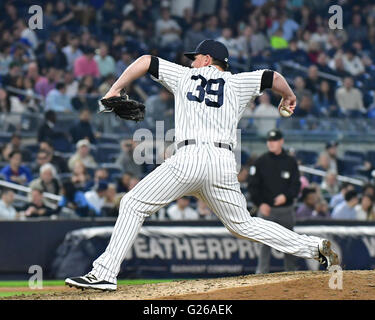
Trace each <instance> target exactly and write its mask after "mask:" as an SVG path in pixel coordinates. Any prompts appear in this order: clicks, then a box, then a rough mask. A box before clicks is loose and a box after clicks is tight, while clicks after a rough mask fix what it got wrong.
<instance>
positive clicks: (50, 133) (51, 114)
mask: <svg viewBox="0 0 375 320" xmlns="http://www.w3.org/2000/svg"><path fill="white" fill-rule="evenodd" d="M55 126H56V112H55V111H53V110H48V111H46V112H45V114H44V122H43V124H42V125H41V126H40V127H39V128H38V142H41V141H43V140H45V139H51V140H54V139H55V138H57V137H58V136H59V135H60V133H59V132H58V131H56V129H55Z"/></svg>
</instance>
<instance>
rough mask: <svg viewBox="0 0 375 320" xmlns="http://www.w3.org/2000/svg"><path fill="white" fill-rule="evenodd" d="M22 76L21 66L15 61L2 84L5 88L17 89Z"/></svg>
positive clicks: (3, 78)
mask: <svg viewBox="0 0 375 320" xmlns="http://www.w3.org/2000/svg"><path fill="white" fill-rule="evenodd" d="M21 75H22V69H21V67H20V65H19V64H18V63H16V62H14V61H12V62H11V63H10V64H9V71H8V74H6V75H5V76H4V77H2V79H1V82H2V84H3V87H4V88H6V87H7V86H10V87H16V86H17V85H16V81H17V78H18V77H19V76H21Z"/></svg>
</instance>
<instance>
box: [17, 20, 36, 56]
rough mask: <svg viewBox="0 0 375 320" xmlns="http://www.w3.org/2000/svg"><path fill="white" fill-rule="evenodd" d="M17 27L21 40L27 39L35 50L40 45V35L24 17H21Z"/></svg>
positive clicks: (28, 43)
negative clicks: (30, 26) (29, 26)
mask: <svg viewBox="0 0 375 320" xmlns="http://www.w3.org/2000/svg"><path fill="white" fill-rule="evenodd" d="M16 28H17V29H18V30H19V33H20V40H21V41H25V42H26V44H27V45H28V46H30V47H31V48H32V49H33V50H35V49H36V48H37V47H38V37H37V34H36V33H35V31H34V30H32V29H30V28H28V27H27V25H26V22H25V20H24V19H19V20H18V21H17V23H16Z"/></svg>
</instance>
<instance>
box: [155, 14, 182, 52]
mask: <svg viewBox="0 0 375 320" xmlns="http://www.w3.org/2000/svg"><path fill="white" fill-rule="evenodd" d="M160 16H161V18H159V19H158V20H157V21H156V23H155V35H156V36H157V38H158V43H159V45H160V46H161V47H163V48H165V47H167V46H169V45H173V46H176V45H178V44H180V43H181V38H180V36H181V28H180V26H179V25H178V23H177V22H176V21H175V20H173V19H172V18H171V14H170V10H169V8H168V7H162V8H161V15H160Z"/></svg>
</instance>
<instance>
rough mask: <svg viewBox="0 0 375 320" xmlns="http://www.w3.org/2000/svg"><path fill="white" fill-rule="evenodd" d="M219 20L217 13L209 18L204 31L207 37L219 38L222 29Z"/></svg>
mask: <svg viewBox="0 0 375 320" xmlns="http://www.w3.org/2000/svg"><path fill="white" fill-rule="evenodd" d="M218 25H219V20H218V18H217V17H216V16H215V15H211V16H209V17H208V18H207V20H206V24H205V28H204V30H203V33H204V35H205V37H206V39H217V38H219V37H220V34H221V30H220V28H219V26H218Z"/></svg>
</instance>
